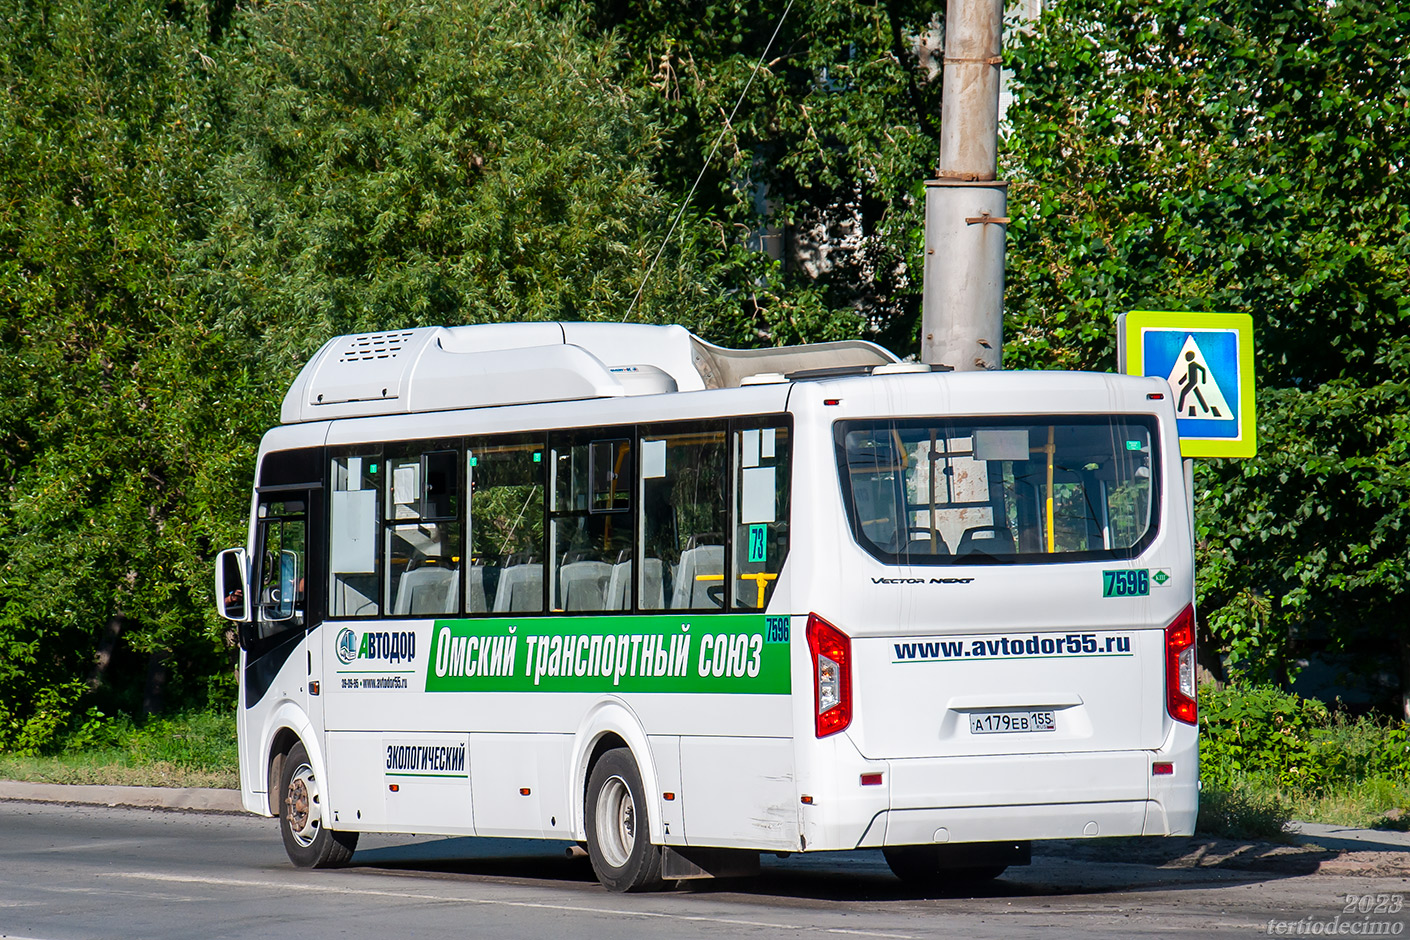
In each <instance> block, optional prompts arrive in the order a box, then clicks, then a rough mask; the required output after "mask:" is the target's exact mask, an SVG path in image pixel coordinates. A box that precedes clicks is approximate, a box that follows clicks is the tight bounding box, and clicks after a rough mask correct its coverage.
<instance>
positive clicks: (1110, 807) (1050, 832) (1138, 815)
mask: <svg viewBox="0 0 1410 940" xmlns="http://www.w3.org/2000/svg"><path fill="white" fill-rule="evenodd" d="M1167 819H1168V814H1167V813H1166V811H1165V808H1164V807H1163V806H1161V804H1159V803H1157V802H1156V801H1154V800H1127V801H1120V802H1109V803H1042V804H1037V805H1029V806H964V807H948V808H944V809H900V810H890V811H888V812H886V813H883V814H882V818H880V819H878V820H877V824H876V825H874V826H873V827H872V831H876V830H877V829H878V828H881V829H882V832H883V835H882V841H881V842H879V843H877V844H878V845H924V844H927V843H942V844H943V843H951V842H1009V841H1028V840H1039V839H1083V838H1093V837H1099V836H1140V835H1169V834H1170V833H1169V832H1168V821H1167ZM1153 829H1154V830H1155V831H1152V830H1153ZM869 834H870V833H869Z"/></svg>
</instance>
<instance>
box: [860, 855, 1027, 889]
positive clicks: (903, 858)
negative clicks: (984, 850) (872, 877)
mask: <svg viewBox="0 0 1410 940" xmlns="http://www.w3.org/2000/svg"><path fill="white" fill-rule="evenodd" d="M881 854H882V855H884V856H885V857H886V864H887V865H888V866H890V868H891V871H892V873H893V874H895V876H896V877H897V878H900V879H901V880H902V881H904V882H905V883H906V884H908V885H910V886H911V887H914V888H923V889H927V890H940V891H944V890H948V889H950V888H953V887H954V886H956V885H959V884H963V883H965V882H970V883H973V882H976V881H993V880H994V879H995V878H997V877H999V876H1000V875H1002V874H1003V873H1004V872H1005V871H1006V870H1007V869H1008V866H1007V865H999V864H994V865H967V866H963V867H954V866H948V865H942V864H941V859H940V847H939V846H936V845H888V846H886V847H885V848H883V849H882V850H881Z"/></svg>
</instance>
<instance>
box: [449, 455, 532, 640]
mask: <svg viewBox="0 0 1410 940" xmlns="http://www.w3.org/2000/svg"><path fill="white" fill-rule="evenodd" d="M544 462H545V461H544V446H543V441H542V440H536V439H531V438H515V439H505V438H499V439H493V440H487V441H471V442H470V445H469V447H468V449H467V451H466V463H467V464H468V467H467V476H466V479H468V480H469V481H470V482H469V488H470V532H469V538H468V552H467V554H468V555H469V564H468V565H467V566H466V568H465V609H466V611H467V612H469V613H471V614H480V613H491V612H493V613H542V612H543V559H544V554H545V552H544V528H543V508H544V507H543V491H544Z"/></svg>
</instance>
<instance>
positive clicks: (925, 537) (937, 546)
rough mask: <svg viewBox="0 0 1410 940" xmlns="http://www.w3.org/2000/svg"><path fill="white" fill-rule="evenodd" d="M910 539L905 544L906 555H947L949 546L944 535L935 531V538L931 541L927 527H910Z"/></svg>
mask: <svg viewBox="0 0 1410 940" xmlns="http://www.w3.org/2000/svg"><path fill="white" fill-rule="evenodd" d="M910 536H911V540H910V542H908V543H907V544H906V549H905V552H906V554H907V555H948V554H950V546H949V545H947V544H946V543H945V537H944V536H943V535H941V534H940V533H939V532H938V531H937V532H936V533H935V540H934V542H933V543H932V541H931V538H930V530H929V529H924V528H921V529H917V528H912V529H911V531H910Z"/></svg>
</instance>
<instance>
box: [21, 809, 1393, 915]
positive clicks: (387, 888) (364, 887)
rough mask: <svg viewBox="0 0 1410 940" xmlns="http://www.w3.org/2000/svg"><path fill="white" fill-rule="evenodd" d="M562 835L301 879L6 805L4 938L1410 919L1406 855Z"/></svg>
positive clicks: (392, 845) (405, 842) (222, 824)
mask: <svg viewBox="0 0 1410 940" xmlns="http://www.w3.org/2000/svg"><path fill="white" fill-rule="evenodd" d="M1330 844H1331V843H1329V845H1330ZM1352 847H1353V848H1356V846H1352ZM564 848H565V844H564V843H547V842H520V841H505V840H494V839H463V838H462V839H445V838H422V839H410V838H407V837H400V836H398V837H390V836H364V837H363V841H362V843H361V845H360V846H359V849H358V852H357V854H356V856H355V857H354V865H353V867H351V868H348V869H343V870H339V871H324V872H309V871H299V870H295V869H294V868H292V867H291V866H290V865H289V863H288V861H287V860H286V859H285V856H284V851H283V848H282V846H281V844H280V841H279V835H278V831H277V829H276V827H275V824H274V822H273V821H272V820H267V819H259V818H256V817H252V816H245V815H233V814H226V815H222V814H212V813H197V812H189V811H187V812H169V811H161V810H151V809H129V808H108V807H80V806H64V805H54V804H40V803H23V802H0V937H6V938H34V940H80V938H81V940H89V938H103V940H107V938H129V937H130V938H151V940H163V938H180V940H192V938H202V940H207V938H226V937H281V936H285V937H298V938H300V940H317V938H325V937H329V938H331V937H352V938H361V937H366V938H376V940H391V938H400V937H435V938H440V937H447V938H449V937H456V938H477V940H478V938H499V937H504V938H544V937H573V938H578V937H584V938H595V937H608V938H612V940H633V938H646V937H651V938H655V937H663V936H665V937H682V938H693V937H709V938H712V940H714V938H726V937H790V938H791V937H798V938H810V937H821V936H831V937H878V938H897V940H900V938H912V937H914V938H922V937H963V938H965V940H984V938H1023V937H1042V938H1076V937H1084V938H1085V937H1093V936H1097V937H1142V936H1161V937H1167V936H1207V935H1211V934H1222V935H1230V936H1254V935H1257V936H1266V935H1269V931H1270V927H1271V928H1272V935H1274V936H1279V935H1282V936H1296V935H1302V936H1309V935H1318V934H1325V933H1326V931H1327V928H1326V927H1325V926H1323V927H1322V929H1320V930H1318V929H1316V928H1315V926H1314V925H1317V924H1323V925H1325V924H1327V923H1331V924H1332V928H1331V932H1332V933H1338V928H1337V925H1339V924H1341V925H1344V924H1347V923H1351V924H1354V925H1357V926H1356V929H1346V928H1345V927H1343V928H1342V929H1341V930H1340V935H1368V934H1369V935H1380V936H1403V935H1405V934H1406V933H1407V932H1410V910H1407V909H1406V905H1407V904H1410V846H1407V847H1404V848H1400V849H1396V850H1394V851H1355V852H1350V853H1343V852H1341V851H1339V850H1338V849H1337V848H1335V847H1332V848H1329V849H1327V850H1320V849H1316V848H1308V847H1302V848H1291V847H1282V848H1272V847H1269V846H1258V845H1238V844H1235V843H1208V842H1198V841H1193V840H1163V841H1162V843H1160V844H1158V845H1156V846H1151V845H1148V844H1145V843H1139V844H1133V843H1122V844H1120V845H1116V846H1112V845H1110V844H1102V843H1099V842H1097V841H1093V842H1088V843H1081V844H1072V843H1066V844H1062V845H1048V846H1039V847H1036V848H1035V859H1034V864H1033V865H1032V866H1031V867H1028V868H1020V869H1011V870H1010V872H1009V873H1007V874H1006V875H1005V876H1004V877H1003V878H1001V879H999V880H998V881H996V882H994V883H992V884H991V885H988V886H986V887H985V888H984V889H983V890H982V891H981V892H980V893H978V894H975V893H972V892H970V893H955V894H952V895H950V896H946V897H933V898H931V897H917V896H916V895H915V894H914V893H913V892H908V891H907V890H906V889H905V888H903V887H902V886H901V884H900V882H898V881H896V880H895V879H894V878H892V876H891V875H890V873H889V872H888V871H887V869H886V866H885V863H884V862H883V861H882V859H881V857H880V854H879V853H870V852H855V853H847V854H834V855H820V856H807V857H803V856H793V857H790V858H788V859H775V858H773V857H767V858H766V859H765V867H764V873H763V874H762V876H760V877H759V878H758V879H755V880H752V881H749V882H745V883H737V882H736V883H728V882H719V883H714V882H704V883H700V882H697V883H695V884H696V885H697V887H694V888H691V889H687V890H678V891H669V892H663V893H658V894H648V895H626V896H623V895H614V894H609V893H608V892H606V891H604V890H603V889H602V888H601V887H600V886H599V885H598V884H597V882H596V881H595V880H594V879H593V877H592V872H591V870H590V869H589V868H588V866H587V863H586V862H585V861H584V860H582V859H575V858H568V857H567V856H566V855H565V853H564V851H563V850H564ZM1381 848H1383V847H1381ZM1348 895H1353V896H1362V895H1371V896H1372V901H1371V903H1370V904H1369V906H1370V907H1371V908H1372V910H1371V912H1370V913H1367V914H1361V913H1352V914H1348V913H1345V912H1344V910H1345V908H1346V906H1347V903H1348ZM1376 895H1384V896H1385V898H1384V900H1383V907H1384V911H1383V912H1382V913H1376V912H1375V911H1374V908H1375V906H1376V904H1377V903H1378V901H1377V899H1376V898H1375V896H1376ZM1397 898H1398V899H1400V900H1399V902H1397V901H1396V900H1394V899H1397ZM1397 903H1398V905H1399V906H1398V910H1397V911H1395V912H1392V911H1391V910H1390V908H1392V907H1395V906H1397ZM1334 918H1335V920H1334ZM1298 922H1301V932H1299V923H1298ZM1281 924H1286V925H1287V927H1286V928H1285V929H1286V931H1287V932H1285V933H1281V934H1280V933H1279V932H1278V930H1279V926H1280V925H1281Z"/></svg>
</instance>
